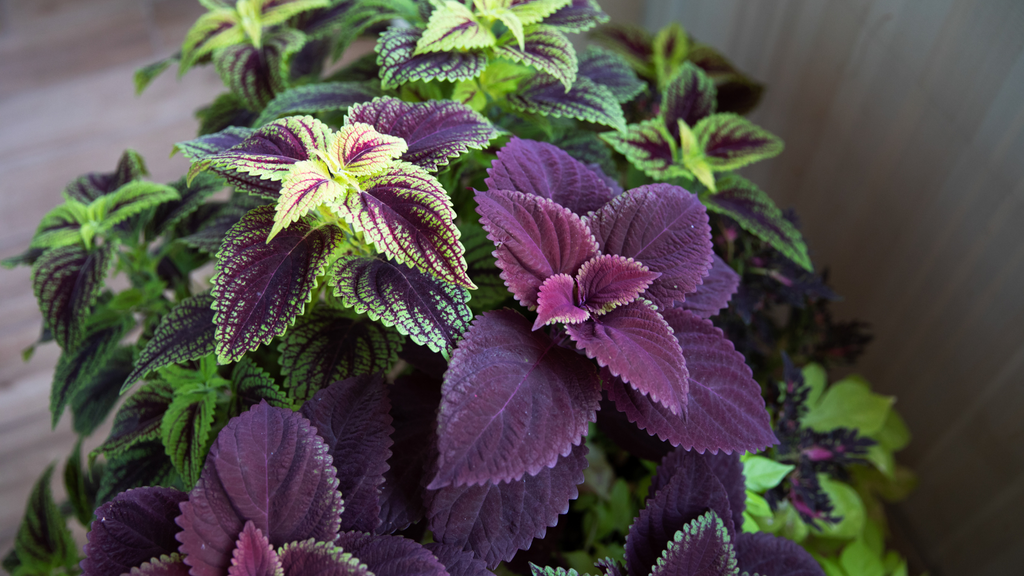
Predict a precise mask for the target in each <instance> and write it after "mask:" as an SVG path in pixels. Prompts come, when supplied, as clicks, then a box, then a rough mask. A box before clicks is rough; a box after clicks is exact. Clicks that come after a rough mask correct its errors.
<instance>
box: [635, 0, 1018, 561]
mask: <svg viewBox="0 0 1024 576" xmlns="http://www.w3.org/2000/svg"><path fill="white" fill-rule="evenodd" d="M673 20H675V21H678V22H680V23H682V24H683V25H684V26H685V27H686V28H687V30H689V31H690V32H691V33H692V34H694V35H695V36H697V37H698V38H699V39H700V40H701V41H704V42H707V43H709V44H712V45H713V46H716V47H717V48H719V49H721V50H722V51H723V52H724V53H725V54H726V55H727V56H728V57H730V58H731V59H732V60H733V61H734V62H735V63H736V64H737V65H738V66H739V67H740V68H741V69H743V70H745V71H747V72H748V73H750V74H751V75H753V76H754V77H756V78H758V79H759V80H761V81H762V82H765V83H766V84H767V85H768V91H767V93H766V95H765V98H764V101H763V103H762V105H761V107H760V108H759V109H758V111H757V112H756V113H755V114H754V115H753V116H752V119H753V120H754V121H755V122H757V123H759V124H761V125H762V126H764V127H766V128H767V129H769V130H771V131H773V132H775V133H776V134H779V135H780V136H782V138H783V139H784V140H785V141H786V146H787V148H786V151H785V152H784V153H783V155H782V156H780V157H779V158H776V159H774V160H771V161H768V162H766V163H762V164H760V165H758V166H755V167H752V168H751V169H748V170H746V171H745V172H746V174H747V175H748V176H749V177H750V178H752V179H753V180H754V181H756V182H758V183H759V184H760V185H761V186H762V187H763V188H764V189H765V190H766V191H767V192H768V193H769V194H771V195H772V196H773V197H774V198H775V199H776V201H777V202H779V204H780V205H782V206H792V207H795V208H796V209H797V211H798V213H799V215H800V217H801V220H802V221H803V223H804V232H805V234H806V235H807V237H808V242H809V245H810V246H811V247H812V250H813V252H812V258H813V259H814V261H815V263H816V264H817V265H818V266H819V268H820V267H821V266H829V267H830V268H831V270H832V276H831V278H832V280H833V283H834V285H835V287H836V289H837V291H838V292H839V293H840V294H842V295H843V296H844V297H845V298H846V300H845V302H843V303H841V304H840V305H838V306H837V307H836V311H837V313H838V314H839V315H840V316H841V317H858V318H862V319H865V320H867V321H869V322H871V324H872V325H873V329H874V332H875V334H876V341H875V342H874V343H873V344H872V345H871V347H870V349H869V350H870V351H869V353H868V354H867V356H866V357H865V358H864V359H863V361H862V362H861V364H860V365H859V366H858V371H860V372H862V373H864V374H865V375H866V376H867V377H868V379H869V380H871V381H872V382H873V383H874V385H875V386H876V387H877V389H879V390H881V391H883V392H885V393H890V394H895V395H897V396H898V397H899V402H898V408H899V410H900V412H901V413H902V414H903V415H904V416H905V417H906V420H907V422H908V424H909V425H910V428H911V430H912V431H913V433H914V442H913V443H912V444H911V446H910V447H909V448H908V449H907V450H906V451H905V452H903V453H901V460H902V461H904V462H905V463H907V464H909V465H911V466H913V467H914V468H916V470H917V471H918V472H919V474H920V476H921V483H920V487H919V488H918V490H917V491H916V493H915V494H914V495H913V496H912V497H911V498H910V500H908V501H907V502H906V503H904V504H903V505H902V506H901V509H900V514H899V516H901V517H902V518H905V519H906V522H907V524H908V525H909V527H910V529H911V530H912V532H913V535H914V539H915V540H916V543H917V545H918V547H919V549H920V550H921V551H922V552H923V554H924V555H925V557H926V559H927V560H928V562H929V564H931V565H932V566H933V567H934V569H935V570H934V573H939V574H950V575H951V574H966V573H970V574H1005V573H1011V572H1019V566H1020V565H1021V563H1022V562H1024V546H1022V542H1024V525H1021V523H1020V522H1019V521H1017V519H1018V518H1019V517H1020V516H1021V514H1022V513H1024V441H1022V440H1024V418H1022V415H1024V386H1022V384H1024V378H1022V376H1021V375H1022V372H1024V299H1022V298H1021V296H1020V295H1021V291H1022V288H1024V226H1022V225H1021V222H1024V162H1022V161H1021V159H1022V158H1024V34H1022V33H1021V31H1022V30H1024V4H1022V3H1020V2H1015V1H1012V0H998V1H988V2H981V1H974V0H933V1H929V2H914V1H912V0H876V1H868V0H861V1H851V2H818V1H813V0H785V1H777V2H758V3H750V2H742V1H736V0H718V1H705V0H688V1H686V2H672V1H668V0H649V1H648V10H647V14H646V20H645V22H646V24H647V26H648V27H649V28H652V29H653V28H656V27H659V26H660V25H662V24H664V23H666V22H670V21H673ZM1010 566H1015V569H1013V570H1011V569H1010V568H1009V567H1010Z"/></svg>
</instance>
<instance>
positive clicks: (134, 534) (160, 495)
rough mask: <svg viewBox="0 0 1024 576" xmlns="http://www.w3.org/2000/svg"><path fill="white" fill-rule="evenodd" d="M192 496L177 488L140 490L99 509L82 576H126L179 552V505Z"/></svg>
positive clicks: (122, 495)
mask: <svg viewBox="0 0 1024 576" xmlns="http://www.w3.org/2000/svg"><path fill="white" fill-rule="evenodd" d="M187 499H188V494H185V493H184V492H179V491H178V490H175V489H173V488H155V487H154V488H136V489H134V490H128V491H127V492H123V493H121V494H119V495H118V496H117V497H116V498H114V499H113V500H111V501H110V502H107V503H106V504H104V505H102V506H100V507H99V508H97V509H96V519H95V520H93V522H92V527H91V529H90V530H89V534H88V537H89V541H88V543H86V545H85V550H84V552H85V560H82V564H81V566H82V576H108V575H110V574H123V573H125V572H128V571H129V570H131V569H132V568H133V567H135V566H138V565H139V564H142V563H143V562H147V561H149V560H150V559H152V558H156V557H159V556H161V555H163V554H171V553H173V552H174V551H176V550H177V549H178V541H177V540H175V539H174V535H175V534H177V533H178V530H179V528H178V526H177V525H176V524H175V523H174V519H175V518H176V517H177V516H178V514H180V513H181V512H180V510H179V509H178V504H179V503H181V502H184V501H185V500H187Z"/></svg>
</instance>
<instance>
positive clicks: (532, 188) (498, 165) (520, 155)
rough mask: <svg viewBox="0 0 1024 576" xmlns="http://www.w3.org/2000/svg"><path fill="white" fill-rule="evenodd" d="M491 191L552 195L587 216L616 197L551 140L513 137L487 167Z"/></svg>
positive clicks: (552, 198)
mask: <svg viewBox="0 0 1024 576" xmlns="http://www.w3.org/2000/svg"><path fill="white" fill-rule="evenodd" d="M487 176H488V177H487V179H486V180H484V183H485V184H487V188H488V190H516V191H518V192H524V193H527V194H536V195H537V196H541V197H543V198H550V199H551V200H554V201H555V202H556V203H558V204H560V205H562V206H564V207H566V208H568V209H569V210H572V211H573V212H575V213H576V214H579V215H584V214H586V213H587V212H590V211H591V210H597V209H598V208H600V207H601V206H603V205H604V204H605V203H606V202H608V201H609V200H611V199H612V196H614V192H613V191H612V189H611V188H609V187H608V185H607V184H605V182H604V180H603V179H602V178H601V177H600V176H598V175H597V174H595V173H594V172H593V171H592V170H590V169H589V168H587V167H586V165H584V164H583V163H582V162H580V161H579V160H576V159H575V158H573V157H572V156H569V154H567V153H566V152H565V151H563V150H561V149H560V148H558V147H556V146H553V145H551V144H548V143H547V142H537V141H534V140H521V139H519V138H512V140H511V141H510V142H509V143H508V144H506V145H505V146H504V147H502V148H501V150H498V158H497V159H495V160H494V161H493V162H491V167H490V168H488V169H487Z"/></svg>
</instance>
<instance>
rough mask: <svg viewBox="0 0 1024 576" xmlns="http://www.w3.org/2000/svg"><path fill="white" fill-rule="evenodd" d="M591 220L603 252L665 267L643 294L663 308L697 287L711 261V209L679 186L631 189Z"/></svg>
mask: <svg viewBox="0 0 1024 576" xmlns="http://www.w3.org/2000/svg"><path fill="white" fill-rule="evenodd" d="M587 224H588V225H589V226H590V230H591V231H592V232H593V233H594V237H595V238H596V239H597V243H598V246H599V247H600V250H601V251H602V252H604V253H605V254H618V255H620V256H626V257H628V258H633V259H635V260H637V261H638V262H641V263H642V264H643V265H644V266H647V267H648V268H649V269H650V270H651V271H652V272H661V277H660V278H658V279H657V280H655V281H654V283H653V284H651V287H650V288H648V289H647V292H646V293H645V295H644V297H645V298H648V299H650V300H653V301H654V303H655V304H657V305H658V308H660V309H661V310H667V309H669V308H671V307H672V306H674V304H675V301H676V300H683V299H684V298H685V295H686V293H687V292H693V291H694V290H695V289H696V288H697V286H698V285H699V284H700V283H701V279H702V278H703V277H704V276H706V275H707V273H708V270H709V269H710V268H711V263H712V262H713V259H712V255H713V253H714V252H713V251H712V249H711V227H710V226H709V225H708V214H707V211H706V210H705V209H704V206H703V205H702V204H701V203H700V200H698V199H697V196H696V195H694V194H691V193H689V192H687V191H686V190H684V189H682V188H680V187H679V186H672V185H670V184H650V185H647V186H641V187H639V188H634V189H632V190H627V191H626V193H625V194H623V195H621V196H617V197H615V198H614V199H613V200H612V201H611V202H609V203H608V204H606V205H605V206H604V207H602V208H601V209H600V210H598V211H597V212H594V213H593V214H591V215H589V216H588V217H587Z"/></svg>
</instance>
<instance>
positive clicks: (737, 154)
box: [693, 113, 783, 171]
mask: <svg viewBox="0 0 1024 576" xmlns="http://www.w3.org/2000/svg"><path fill="white" fill-rule="evenodd" d="M693 133H694V134H695V135H696V136H697V139H698V141H699V143H700V147H701V149H703V150H704V155H705V156H706V157H707V161H708V163H709V164H710V165H711V167H712V168H713V169H714V170H715V171H725V170H735V169H737V168H741V167H743V166H746V165H747V164H750V163H753V162H757V161H758V160H764V159H766V158H771V157H773V156H778V155H779V154H780V153H782V148H783V144H782V140H781V139H780V138H779V137H778V136H776V135H774V134H772V133H771V132H768V131H767V130H765V129H764V128H761V127H760V126H757V125H755V124H754V123H752V122H751V121H750V120H747V119H746V118H744V117H743V116H740V115H738V114H732V113H722V114H713V115H711V116H708V117H707V118H704V119H703V120H701V121H700V122H698V123H697V125H696V126H694V127H693Z"/></svg>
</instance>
